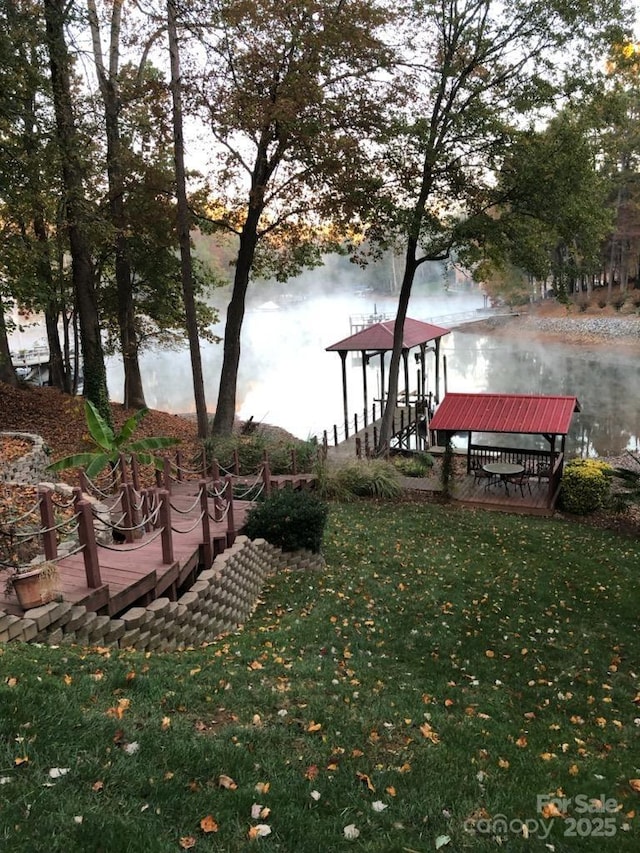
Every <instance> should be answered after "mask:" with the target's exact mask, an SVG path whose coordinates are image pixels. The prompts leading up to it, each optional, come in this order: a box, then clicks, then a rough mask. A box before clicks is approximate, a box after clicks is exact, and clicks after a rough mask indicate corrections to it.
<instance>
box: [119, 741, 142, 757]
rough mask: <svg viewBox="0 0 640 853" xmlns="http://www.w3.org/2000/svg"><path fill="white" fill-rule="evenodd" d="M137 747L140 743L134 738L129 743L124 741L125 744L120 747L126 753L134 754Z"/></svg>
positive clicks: (138, 747)
mask: <svg viewBox="0 0 640 853" xmlns="http://www.w3.org/2000/svg"><path fill="white" fill-rule="evenodd" d="M139 749H140V744H139V743H138V741H137V740H134V741H132V742H131V743H125V745H124V746H123V747H122V751H123V752H126V754H127V755H135V754H136V752H138V750H139Z"/></svg>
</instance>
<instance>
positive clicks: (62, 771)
mask: <svg viewBox="0 0 640 853" xmlns="http://www.w3.org/2000/svg"><path fill="white" fill-rule="evenodd" d="M68 772H69V768H68V767H52V768H51V770H49V778H50V779H60V778H62V776H66V775H67V773H68Z"/></svg>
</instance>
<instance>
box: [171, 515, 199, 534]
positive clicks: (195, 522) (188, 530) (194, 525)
mask: <svg viewBox="0 0 640 853" xmlns="http://www.w3.org/2000/svg"><path fill="white" fill-rule="evenodd" d="M204 515H205V513H204V512H201V513H200V515H199V516H198V517H197V518H196V520H195V521H194V523H193V524H192V525H191V527H188V528H187V529H186V530H180V528H178V527H174V526H173V524H172V525H171V530H172V531H173V532H174V533H191V531H192V530H195V529H196V527H197V526H198V525H199V524H200V522H201V521H202V519H203V518H204Z"/></svg>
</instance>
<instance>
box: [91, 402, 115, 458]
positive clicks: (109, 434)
mask: <svg viewBox="0 0 640 853" xmlns="http://www.w3.org/2000/svg"><path fill="white" fill-rule="evenodd" d="M84 413H85V417H86V419H87V427H88V429H89V433H90V434H91V438H92V439H93V440H94V441H95V443H96V444H97V445H98V447H100V448H101V449H102V450H104V451H105V452H107V453H109V452H111V451H113V450H114V449H115V447H116V443H115V436H114V434H113V430H112V429H111V427H110V426H109V424H108V423H107V422H106V421H105V419H104V418H103V417H102V415H101V414H100V412H99V411H98V410H97V409H96V407H95V406H94V405H93V403H92V402H91V400H85V403H84Z"/></svg>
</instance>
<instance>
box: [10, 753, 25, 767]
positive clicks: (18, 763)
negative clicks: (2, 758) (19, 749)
mask: <svg viewBox="0 0 640 853" xmlns="http://www.w3.org/2000/svg"><path fill="white" fill-rule="evenodd" d="M13 763H14V764H15V766H16V767H21V766H22V765H23V764H28V763H29V756H28V755H19V756H18V757H17V758H14V760H13Z"/></svg>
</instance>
